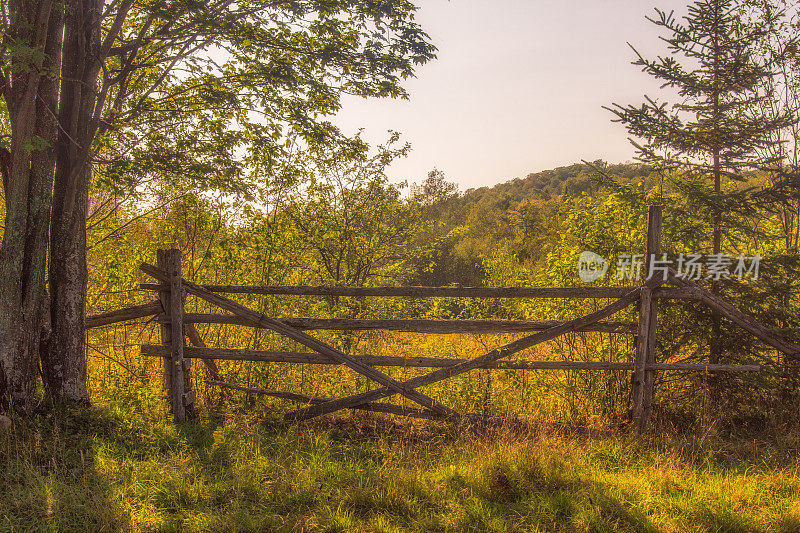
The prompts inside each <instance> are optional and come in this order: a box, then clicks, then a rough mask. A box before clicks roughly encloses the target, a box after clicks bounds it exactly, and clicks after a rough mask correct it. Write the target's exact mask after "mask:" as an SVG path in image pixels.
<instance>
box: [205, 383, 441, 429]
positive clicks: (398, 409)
mask: <svg viewBox="0 0 800 533" xmlns="http://www.w3.org/2000/svg"><path fill="white" fill-rule="evenodd" d="M206 383H208V384H209V385H216V386H217V387H222V388H225V389H231V390H238V391H241V392H247V393H251V394H262V395H264V396H271V397H273V398H279V399H282V400H289V401H292V402H297V403H311V404H317V403H325V402H328V401H330V399H329V398H320V397H318V396H307V395H305V394H297V393H295V392H284V391H275V390H270V389H262V388H259V387H244V386H242V385H236V384H234V383H225V382H222V381H206ZM353 409H358V410H360V411H370V412H373V413H389V414H393V415H400V416H410V417H414V418H425V419H428V420H434V419H438V418H441V416H440V415H437V414H436V413H434V412H433V411H429V410H425V409H414V408H410V407H403V406H402V405H393V404H390V403H367V404H364V405H359V406H356V407H354V408H353Z"/></svg>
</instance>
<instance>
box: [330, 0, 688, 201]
mask: <svg viewBox="0 0 800 533" xmlns="http://www.w3.org/2000/svg"><path fill="white" fill-rule="evenodd" d="M419 3H420V4H421V7H420V10H419V12H418V20H419V22H420V23H421V25H422V26H423V28H424V29H425V30H426V31H427V32H428V34H429V35H430V36H431V39H432V40H433V42H434V44H435V45H436V46H437V47H438V48H439V52H438V59H436V60H434V61H432V62H431V63H429V64H427V65H425V66H424V67H422V68H420V69H419V70H418V72H417V77H416V78H415V79H413V80H409V81H408V82H407V83H406V87H407V89H408V91H409V93H410V98H409V100H362V99H357V98H348V99H346V101H345V105H344V108H343V109H342V111H341V112H340V114H339V115H338V116H337V117H336V118H335V122H336V123H337V124H339V125H340V126H341V127H342V128H343V129H344V130H345V131H347V132H349V133H352V132H355V131H356V130H357V129H358V128H359V127H363V128H365V132H366V138H367V139H369V140H370V141H372V142H379V141H383V140H385V139H386V138H387V134H386V130H388V129H393V130H397V131H399V132H401V133H402V134H403V138H404V139H405V140H407V141H409V142H410V143H411V145H412V152H411V154H410V155H409V156H408V158H406V159H404V160H402V161H398V162H396V163H395V164H394V165H393V166H392V168H391V169H390V176H391V178H392V179H393V180H395V181H402V180H408V181H409V182H419V181H421V180H422V179H424V177H425V175H426V174H427V172H428V171H429V170H431V169H432V168H434V167H436V168H438V169H440V170H442V171H444V172H445V174H446V175H447V178H448V179H449V180H450V181H456V182H457V183H458V184H459V186H460V188H461V189H462V190H465V189H468V188H471V187H480V186H483V185H492V184H495V183H499V182H503V181H507V180H510V179H513V178H518V177H524V176H525V175H527V174H528V173H530V172H535V171H538V170H544V169H548V168H553V167H556V166H561V165H568V164H571V163H575V162H579V161H580V160H581V159H586V160H589V161H592V160H595V159H604V160H606V161H610V162H622V161H627V160H630V159H631V158H632V156H633V150H632V149H631V146H630V144H629V143H628V141H627V135H626V132H625V130H624V128H623V127H622V126H621V125H620V124H615V123H611V122H610V118H611V114H610V113H609V112H608V111H606V110H604V109H602V108H601V106H603V105H609V104H611V103H612V102H618V103H621V104H626V103H633V104H638V103H640V102H641V101H642V96H643V94H645V93H646V94H649V95H652V96H655V95H657V94H658V85H657V84H655V83H654V82H653V81H652V80H651V79H649V78H648V76H647V75H646V74H644V73H642V72H640V70H639V68H638V67H635V66H633V65H631V64H630V63H631V61H632V60H633V58H634V54H633V51H632V50H631V49H630V48H629V47H628V45H627V44H626V42H627V41H630V42H631V44H633V45H634V46H636V47H637V49H639V50H640V51H641V52H643V53H645V54H646V55H651V54H654V53H657V52H664V48H663V46H661V43H660V42H659V40H658V35H659V34H658V33H657V32H656V28H655V26H654V25H653V24H652V23H650V22H647V21H646V20H645V18H644V17H645V15H650V14H653V13H654V11H653V8H654V7H656V6H657V7H659V8H661V9H665V10H670V9H675V10H676V13H682V12H683V11H684V10H685V8H684V7H683V6H684V5H685V2H682V1H678V0H570V1H566V2H564V1H558V0H452V1H447V0H421V1H420V2H419Z"/></svg>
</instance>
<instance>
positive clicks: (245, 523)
mask: <svg viewBox="0 0 800 533" xmlns="http://www.w3.org/2000/svg"><path fill="white" fill-rule="evenodd" d="M121 412H123V411H122V410H120V411H104V410H99V409H90V410H77V411H73V412H69V413H66V414H65V413H53V412H50V413H41V414H37V415H35V416H34V417H32V418H30V419H28V420H26V421H20V422H16V421H15V427H14V429H13V431H12V432H10V433H9V434H7V435H5V436H0V461H2V463H3V465H2V466H3V470H4V472H6V475H5V476H4V477H3V478H0V530H12V529H13V530H14V531H17V530H20V531H24V530H48V529H49V530H90V531H100V530H126V529H133V530H159V531H164V530H176V531H177V530H184V531H191V530H196V531H209V530H213V531H228V530H245V531H250V530H253V531H284V530H285V531H292V530H297V531H317V530H320V531H337V530H338V531H362V530H370V531H374V530H377V531H382V530H400V531H429V530H440V531H461V530H466V529H469V530H477V531H519V530H539V531H554V532H555V531H631V532H634V531H635V532H646V531H653V532H655V531H659V527H662V525H663V523H664V522H663V520H664V517H663V513H662V516H661V517H660V520H661V521H659V522H657V523H654V519H653V517H652V515H650V514H648V513H650V512H651V511H652V510H653V502H652V501H649V499H646V498H645V497H644V496H642V494H641V493H639V494H633V493H628V492H626V491H625V490H624V488H623V487H624V485H623V484H621V483H617V482H616V481H615V479H616V478H614V477H613V474H614V473H616V472H618V471H620V470H624V469H626V468H628V466H630V465H627V464H626V463H625V461H627V460H628V459H629V458H630V454H632V453H638V452H641V457H642V458H643V459H640V462H642V461H644V462H645V463H646V461H647V460H648V459H647V458H648V457H649V456H648V453H649V454H651V455H652V456H654V455H655V454H658V453H662V452H663V449H657V447H656V446H654V445H652V444H648V443H646V442H643V443H640V444H637V445H631V446H626V445H622V446H620V447H617V448H612V447H608V448H607V450H598V449H592V453H591V454H590V456H591V457H590V458H588V459H584V460H582V462H581V461H575V460H571V459H570V457H569V455H568V454H569V453H570V452H569V450H568V447H566V446H565V447H564V449H558V448H547V443H549V442H555V443H558V442H562V443H567V442H571V443H576V442H577V443H578V445H579V446H580V445H583V444H585V445H586V446H588V447H591V446H597V447H598V448H602V446H601V444H598V443H600V442H601V441H602V439H599V440H597V441H594V440H593V438H594V437H590V436H586V435H585V434H584V433H581V434H578V435H576V434H572V433H569V432H567V433H566V434H564V433H561V434H558V435H557V436H554V437H553V438H552V439H550V440H548V438H549V437H548V436H545V437H544V438H541V437H542V435H541V434H536V433H533V434H528V435H526V434H525V433H524V432H522V431H519V430H518V429H503V428H502V427H486V428H458V427H454V426H452V425H446V424H441V425H439V424H418V423H412V422H405V421H403V422H400V421H396V420H391V419H388V418H385V417H373V416H368V415H364V416H362V415H348V416H345V417H331V418H328V419H324V420H319V421H315V422H314V423H312V424H307V425H299V426H286V425H283V424H282V423H280V422H279V421H277V420H268V421H266V422H264V421H263V420H258V419H255V418H253V417H240V416H238V415H236V414H233V415H228V416H226V417H224V419H223V420H221V421H220V422H210V421H198V422H193V423H188V424H185V425H182V426H180V427H175V426H174V425H172V424H171V423H169V422H168V421H167V420H166V418H163V419H162V418H158V416H156V417H155V419H156V422H153V421H152V420H147V419H138V418H137V416H138V415H136V414H135V413H133V414H132V413H131V412H128V411H124V412H125V414H124V415H122V414H120V413H121ZM140 414H141V413H140ZM539 431H541V429H540V430H539ZM551 437H552V435H551ZM610 439H611V440H613V439H615V437H613V436H612V437H611V438H610ZM616 439H617V440H618V441H623V440H624V439H623V438H622V437H621V436H617V437H616ZM581 442H582V443H583V444H581ZM592 458H594V459H596V460H594V459H592ZM640 466H641V465H640ZM646 468H647V467H646V464H645V466H644V470H643V471H646ZM720 468H721V469H722V470H725V468H724V467H720ZM629 472H630V471H629ZM598 473H599V474H600V475H598ZM598 480H602V482H601V481H598ZM660 497H661V498H668V497H669V495H666V496H660ZM648 498H649V497H648ZM659 505H661V506H662V510H663V508H664V506H667V507H668V506H669V503H665V502H663V501H661V502H659ZM682 512H683V513H684V514H685V518H686V519H690V520H691V522H690V523H691V524H693V527H695V528H696V529H698V530H700V531H708V532H711V531H715V532H716V531H731V532H740V531H741V532H745V531H757V530H758V529H757V528H756V527H755V526H754V525H752V524H751V523H750V522H749V521H748V520H747V519H746V517H741V516H738V515H736V514H733V513H732V512H730V511H728V510H726V509H725V508H724V507H723V506H717V505H715V504H712V503H709V504H708V505H706V504H705V502H703V501H700V502H699V503H698V505H697V507H692V508H690V509H684V510H683V511H682ZM669 523H670V524H672V525H673V526H675V525H676V524H677V527H680V526H681V524H682V522H672V521H669ZM684 525H685V524H684ZM796 525H797V522H793V521H792V519H791V518H790V519H787V520H785V521H784V523H783V524H779V525H778V529H777V530H778V531H786V532H788V531H796V530H799V529H792V527H794V526H796ZM672 529H674V527H672Z"/></svg>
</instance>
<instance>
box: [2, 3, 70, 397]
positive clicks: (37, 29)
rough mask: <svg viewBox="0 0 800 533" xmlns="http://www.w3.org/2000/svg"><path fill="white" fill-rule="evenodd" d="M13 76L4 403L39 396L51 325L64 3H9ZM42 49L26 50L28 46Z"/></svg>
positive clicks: (7, 84) (7, 92) (8, 93)
mask: <svg viewBox="0 0 800 533" xmlns="http://www.w3.org/2000/svg"><path fill="white" fill-rule="evenodd" d="M9 12H10V19H11V20H12V27H11V28H10V33H11V39H13V40H15V41H17V42H18V43H20V45H18V46H17V47H16V49H15V50H14V51H12V55H11V68H10V69H9V70H10V72H11V79H10V80H9V79H5V78H4V79H3V80H2V82H3V83H2V85H3V87H2V90H3V96H4V98H5V100H6V104H7V109H8V114H9V119H10V122H11V150H10V152H9V153H8V154H6V155H7V158H6V159H7V162H8V165H7V168H5V169H4V172H3V174H4V178H5V179H4V180H3V181H4V183H3V186H4V188H5V200H6V218H5V230H4V233H3V242H2V245H1V246H0V340H1V342H0V406H1V407H3V408H9V407H10V406H13V407H16V408H20V409H23V410H24V409H26V408H27V407H28V405H29V404H30V403H31V401H32V400H33V395H34V391H35V385H36V377H37V360H38V356H39V351H40V343H41V340H42V334H43V331H44V329H45V327H44V326H45V325H46V318H45V317H46V309H47V292H46V281H45V279H46V278H45V273H46V261H47V233H48V223H49V218H50V206H51V203H52V185H53V170H54V168H55V159H54V158H55V150H54V145H55V142H56V137H57V134H56V131H57V129H56V120H55V115H54V113H55V110H56V103H57V94H58V78H57V72H58V69H59V65H60V49H61V38H62V37H61V36H62V32H61V25H62V23H63V18H62V15H61V11H60V7H59V5H57V4H56V3H55V2H53V1H52V0H45V1H42V2H28V1H25V0H20V1H18V2H11V3H10V5H9ZM25 48H27V49H28V50H30V49H33V50H38V51H39V54H35V53H34V54H28V53H27V52H28V50H25Z"/></svg>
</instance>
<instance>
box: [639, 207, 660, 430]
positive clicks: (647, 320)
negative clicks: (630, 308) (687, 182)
mask: <svg viewBox="0 0 800 533" xmlns="http://www.w3.org/2000/svg"><path fill="white" fill-rule="evenodd" d="M661 223H662V206H660V205H651V206H650V208H649V209H648V212H647V241H646V243H645V263H644V275H645V277H646V276H648V275H649V273H650V264H651V262H652V261H653V259H658V256H659V255H660V254H661ZM657 275H662V274H660V273H654V276H657ZM657 325H658V300H657V299H655V298H653V289H651V288H650V287H647V286H644V287H642V296H641V300H640V305H639V330H638V333H637V342H636V360H635V362H634V371H633V386H632V395H631V396H632V417H631V424H632V429H633V430H634V431H636V432H641V431H644V430H646V429H647V427H648V425H649V424H650V412H651V408H652V404H653V388H654V378H655V371H654V370H652V369H648V368H647V367H648V366H650V365H654V364H655V362H656V359H655V345H656V327H657Z"/></svg>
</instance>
